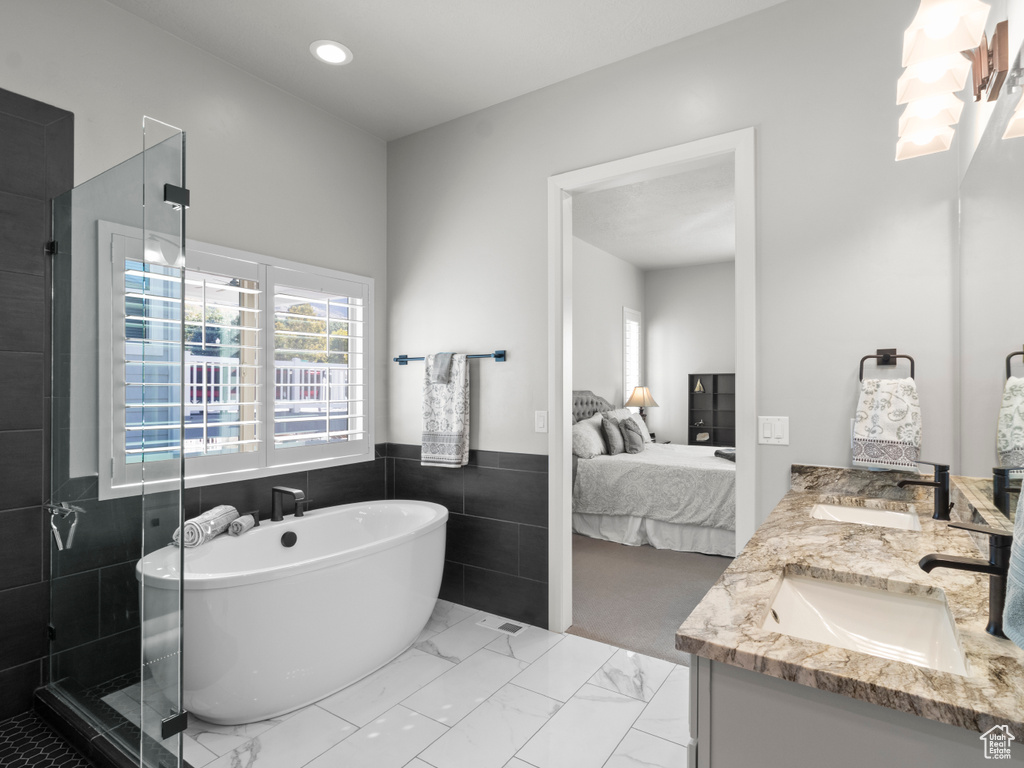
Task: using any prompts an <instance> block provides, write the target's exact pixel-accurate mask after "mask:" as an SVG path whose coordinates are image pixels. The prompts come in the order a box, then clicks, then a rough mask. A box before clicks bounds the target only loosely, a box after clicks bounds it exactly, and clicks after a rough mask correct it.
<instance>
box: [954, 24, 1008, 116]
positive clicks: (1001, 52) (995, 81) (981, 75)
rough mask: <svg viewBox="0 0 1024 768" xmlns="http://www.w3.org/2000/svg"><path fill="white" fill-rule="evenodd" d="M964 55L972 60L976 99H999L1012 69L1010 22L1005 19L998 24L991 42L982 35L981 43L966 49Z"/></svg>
mask: <svg viewBox="0 0 1024 768" xmlns="http://www.w3.org/2000/svg"><path fill="white" fill-rule="evenodd" d="M964 55H965V56H969V57H970V60H971V71H972V72H973V90H974V100H975V101H981V99H982V97H983V96H984V97H985V100H986V101H995V100H996V99H998V98H999V91H1000V90H1001V89H1002V87H1003V82H1004V81H1005V80H1006V74H1007V72H1009V71H1010V43H1009V24H1008V23H1007V22H1005V21H1001V22H999V23H998V24H996V29H995V32H993V33H992V40H991V42H989V40H988V39H987V38H986V37H985V35H982V36H981V44H980V45H979V46H978V47H977V48H975V49H973V50H971V51H964Z"/></svg>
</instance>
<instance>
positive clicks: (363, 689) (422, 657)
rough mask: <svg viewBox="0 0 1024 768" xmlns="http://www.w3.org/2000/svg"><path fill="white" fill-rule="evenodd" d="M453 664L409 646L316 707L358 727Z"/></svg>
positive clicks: (370, 720)
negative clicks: (400, 653) (406, 649)
mask: <svg viewBox="0 0 1024 768" xmlns="http://www.w3.org/2000/svg"><path fill="white" fill-rule="evenodd" d="M454 666H455V665H454V664H452V663H451V662H449V661H445V660H444V659H441V658H438V657H437V656H435V655H434V654H431V653H424V652H423V651H418V650H416V649H415V648H410V649H409V650H408V651H406V652H405V653H403V654H402V655H401V656H399V657H398V658H397V659H395V660H394V661H392V662H390V663H388V664H386V665H385V666H383V667H381V668H380V669H378V670H377V671H376V672H374V673H372V674H370V675H367V676H366V677H364V678H363V679H362V680H360V681H359V682H358V683H353V684H352V685H350V686H349V687H348V688H345V689H344V690H341V691H338V693H335V694H334V695H332V696H328V697H327V698H326V699H324V700H323V701H320V702H318V703H317V706H319V707H322V708H323V709H326V710H327V711H328V712H330V713H332V714H334V715H337V716H338V717H341V718H343V719H345V720H348V721H349V722H350V723H355V724H356V725H358V726H359V727H362V726H364V725H367V724H368V723H370V722H372V721H373V720H374V718H376V717H379V716H380V715H382V714H384V713H385V712H387V711H388V710H389V709H391V708H392V707H393V706H395V705H396V704H398V703H399V702H400V701H402V700H403V699H406V698H408V697H409V696H411V695H412V694H414V693H416V691H418V690H419V689H420V688H422V687H423V686H425V685H426V684H427V683H429V682H430V681H432V680H434V679H435V678H437V677H440V676H441V675H443V674H444V673H445V672H447V671H448V670H450V669H452V668H453V667H454Z"/></svg>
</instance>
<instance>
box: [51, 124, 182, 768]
mask: <svg viewBox="0 0 1024 768" xmlns="http://www.w3.org/2000/svg"><path fill="white" fill-rule="evenodd" d="M165 185H168V187H167V190H168V192H167V194H169V195H170V197H171V198H172V200H171V202H165V201H164V197H165ZM181 188H184V134H182V132H181V131H179V130H177V129H173V128H170V127H169V126H164V125H163V124H160V123H156V122H155V121H150V120H147V121H146V125H145V144H144V151H143V152H142V153H140V154H138V155H136V156H135V157H132V158H131V159H129V160H127V161H125V162H124V163H122V164H120V165H118V166H116V167H114V168H111V169H110V170H108V171H106V172H105V173H103V174H101V175H100V176H98V177H96V178H94V179H91V180H90V181H87V182H85V183H83V184H81V185H79V186H77V187H75V188H74V189H73V190H71V191H70V192H68V193H66V194H65V195H63V196H62V197H61V198H59V199H57V200H55V201H54V204H53V233H54V241H55V249H54V250H55V253H54V257H53V264H52V275H53V285H52V289H53V315H52V361H53V362H52V370H53V375H52V382H51V475H50V477H51V483H50V487H51V498H50V502H49V504H48V505H47V510H48V512H49V519H48V524H49V525H50V526H51V531H52V536H51V540H50V541H51V545H50V550H51V552H50V570H51V580H50V589H51V600H50V604H51V610H50V625H51V630H50V634H51V640H50V655H49V685H50V688H51V690H52V691H53V692H54V693H56V694H57V695H58V696H59V697H60V698H61V699H63V700H64V701H65V703H67V704H69V705H70V706H71V707H72V708H73V709H75V710H76V711H77V712H78V713H79V714H80V715H81V716H82V717H84V718H85V719H86V720H87V721H88V722H89V723H90V724H91V725H92V726H93V727H94V728H95V729H96V730H97V731H99V732H101V733H104V734H105V735H106V736H107V737H108V738H109V739H110V740H111V741H113V742H114V743H115V744H116V745H117V746H118V747H119V748H120V749H121V750H122V751H123V752H125V753H126V754H127V755H129V756H130V757H131V759H132V762H138V764H139V765H140V766H154V768H156V767H157V766H166V767H167V768H171V766H180V765H181V743H182V737H181V735H180V733H178V732H176V728H178V727H180V725H181V720H182V718H181V717H180V713H181V711H182V708H181V611H182V597H181V595H182V593H181V586H180V574H181V552H180V550H178V548H177V547H168V545H169V544H170V541H171V537H172V535H173V532H174V530H175V529H176V528H177V527H178V526H179V525H180V524H181V510H182V503H181V498H182V477H183V472H182V446H181V423H180V420H181V394H182V393H181V385H180V384H181V360H182V355H181V343H182V342H181V340H182V330H181V328H182V322H183V318H182V305H181V296H182V280H183V274H182V273H183V265H182V264H180V263H177V262H178V261H179V258H182V254H183V248H182V244H183V243H184V214H185V210H184V206H182V205H180V204H178V203H176V202H175V200H177V198H176V195H177V194H178V193H177V192H175V190H176V189H181ZM158 238H159V239H158ZM154 244H155V245H154ZM157 246H159V247H157ZM161 552H162V553H164V555H165V559H166V560H167V563H168V567H167V568H165V569H163V570H162V571H161V575H160V578H159V579H158V583H157V586H156V587H152V588H151V587H150V584H151V583H152V582H153V580H152V579H146V580H145V584H144V583H143V582H144V579H143V575H142V571H143V569H142V568H141V566H140V564H142V563H147V562H148V559H149V558H154V557H157V556H158V555H159V554H160V553H161Z"/></svg>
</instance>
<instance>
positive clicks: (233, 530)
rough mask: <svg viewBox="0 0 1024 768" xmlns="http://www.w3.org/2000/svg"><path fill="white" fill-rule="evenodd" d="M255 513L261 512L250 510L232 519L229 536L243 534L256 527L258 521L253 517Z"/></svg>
mask: <svg viewBox="0 0 1024 768" xmlns="http://www.w3.org/2000/svg"><path fill="white" fill-rule="evenodd" d="M253 514H259V513H258V512H256V513H251V512H250V513H249V514H247V515H239V516H238V517H236V518H235V519H234V520H232V521H231V525H229V526H228V535H229V536H241V535H242V534H243V533H245V532H246V531H248V530H249V529H251V528H255V527H256V521H255V520H254V519H253Z"/></svg>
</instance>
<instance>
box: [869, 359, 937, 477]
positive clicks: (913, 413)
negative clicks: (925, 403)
mask: <svg viewBox="0 0 1024 768" xmlns="http://www.w3.org/2000/svg"><path fill="white" fill-rule="evenodd" d="M920 450H921V406H920V404H919V403H918V399H917V385H916V384H915V383H914V380H913V379H911V378H906V379H864V381H862V382H861V383H860V397H859V399H858V400H857V411H856V414H855V417H854V425H853V463H854V464H855V465H860V466H866V467H879V468H882V469H915V470H916V469H917V464H916V463H915V462H916V461H917V459H918V458H919V457H920Z"/></svg>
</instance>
